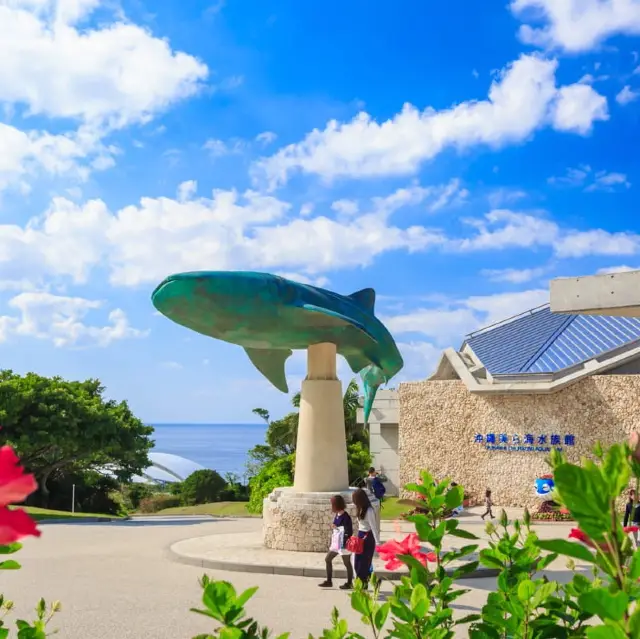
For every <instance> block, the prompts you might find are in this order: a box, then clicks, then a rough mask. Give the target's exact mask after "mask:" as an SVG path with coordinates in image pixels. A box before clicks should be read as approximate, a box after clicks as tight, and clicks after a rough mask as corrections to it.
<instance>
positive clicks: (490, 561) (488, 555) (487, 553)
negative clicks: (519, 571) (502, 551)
mask: <svg viewBox="0 0 640 639" xmlns="http://www.w3.org/2000/svg"><path fill="white" fill-rule="evenodd" d="M479 556H480V563H481V564H483V565H485V566H488V567H489V568H500V569H501V570H502V569H503V568H504V562H503V561H502V560H501V559H499V558H498V557H496V556H495V552H494V551H493V550H489V549H485V550H481V551H480V555H479Z"/></svg>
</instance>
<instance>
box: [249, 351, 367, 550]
mask: <svg viewBox="0 0 640 639" xmlns="http://www.w3.org/2000/svg"><path fill="white" fill-rule="evenodd" d="M336 494H342V496H343V497H344V499H345V501H346V503H347V506H348V509H349V511H350V512H351V514H352V516H355V513H354V512H353V511H354V508H353V505H352V504H351V491H350V490H349V474H348V466H347V442H346V436H345V428H344V408H343V403H342V385H341V384H340V381H339V380H338V378H337V376H336V346H335V344H316V345H314V346H310V347H309V350H308V352H307V377H306V379H305V380H304V381H303V382H302V389H301V393H300V416H299V420H298V440H297V444H296V468H295V478H294V486H293V487H291V488H277V489H276V490H274V491H273V492H272V493H271V495H269V497H267V498H266V499H265V500H264V508H263V524H262V526H263V541H264V545H265V546H266V547H267V548H274V549H279V550H294V551H301V552H327V550H328V549H329V542H330V541H331V521H332V518H333V515H332V513H331V497H332V496H333V495H336Z"/></svg>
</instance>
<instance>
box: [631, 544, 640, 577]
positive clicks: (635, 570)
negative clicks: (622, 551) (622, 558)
mask: <svg viewBox="0 0 640 639" xmlns="http://www.w3.org/2000/svg"><path fill="white" fill-rule="evenodd" d="M629 577H630V578H631V579H638V578H640V549H638V550H636V551H635V552H634V553H633V557H631V563H630V564H629Z"/></svg>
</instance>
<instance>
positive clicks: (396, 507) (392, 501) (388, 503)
mask: <svg viewBox="0 0 640 639" xmlns="http://www.w3.org/2000/svg"><path fill="white" fill-rule="evenodd" d="M398 501H399V499H398V497H385V498H384V499H383V501H382V510H381V511H380V519H381V520H383V521H389V520H391V521H394V520H396V519H401V518H402V515H404V514H405V513H408V512H409V511H410V510H411V506H406V505H404V504H400V503H398Z"/></svg>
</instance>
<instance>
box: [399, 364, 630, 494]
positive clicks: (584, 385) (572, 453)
mask: <svg viewBox="0 0 640 639" xmlns="http://www.w3.org/2000/svg"><path fill="white" fill-rule="evenodd" d="M399 398H400V411H399V413H400V415H399V417H400V443H399V456H400V481H401V485H404V484H406V483H408V482H412V481H415V480H416V479H417V478H418V476H419V472H420V470H422V469H424V468H427V469H428V470H429V471H430V472H431V473H433V474H434V475H435V476H436V477H437V478H443V477H445V476H449V477H451V478H452V479H453V480H454V481H456V482H458V483H459V484H461V485H463V486H464V488H465V490H466V491H467V492H468V493H470V494H471V495H472V496H473V497H477V498H482V497H483V496H484V492H485V490H486V489H487V488H491V490H492V493H493V499H494V502H495V503H496V504H497V505H498V506H535V505H537V504H539V503H540V500H539V498H538V497H536V496H535V493H534V481H535V479H536V478H537V477H539V476H540V475H541V474H544V473H547V472H549V467H548V466H547V464H546V463H545V461H544V460H545V457H546V456H547V455H548V453H544V452H519V451H492V450H487V449H486V447H485V445H484V444H480V443H475V442H474V437H475V435H476V434H478V433H479V434H483V435H484V434H487V433H494V434H498V433H507V434H509V435H512V434H515V433H518V434H520V435H524V434H526V433H533V434H535V435H540V434H546V435H548V436H551V435H552V434H560V435H562V436H564V435H565V434H572V435H575V446H573V447H564V446H563V448H564V450H565V451H566V452H567V457H568V458H569V460H570V461H578V460H579V459H580V457H581V456H583V455H589V454H590V451H591V449H592V447H593V444H595V442H596V441H598V440H600V441H601V442H602V443H603V444H604V445H606V444H612V443H615V442H619V441H621V440H623V439H625V438H626V437H628V435H629V433H631V432H632V431H633V430H638V431H640V376H638V375H602V376H594V377H590V378H587V379H584V380H582V381H580V382H578V383H576V384H574V385H572V386H569V387H568V388H566V389H564V390H562V391H560V392H558V393H554V394H550V395H502V396H481V395H475V394H471V393H469V391H468V390H467V389H466V387H465V385H464V384H463V383H462V382H461V381H458V380H456V381H426V382H413V383H406V384H401V385H400V388H399Z"/></svg>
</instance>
